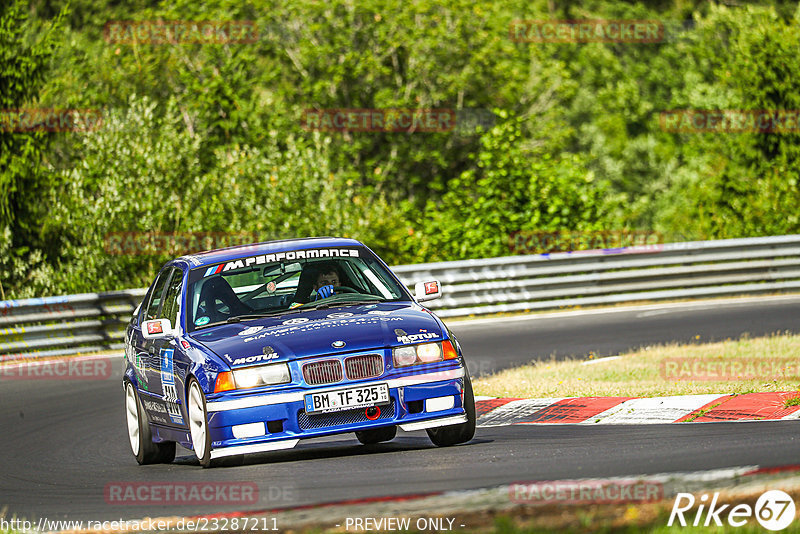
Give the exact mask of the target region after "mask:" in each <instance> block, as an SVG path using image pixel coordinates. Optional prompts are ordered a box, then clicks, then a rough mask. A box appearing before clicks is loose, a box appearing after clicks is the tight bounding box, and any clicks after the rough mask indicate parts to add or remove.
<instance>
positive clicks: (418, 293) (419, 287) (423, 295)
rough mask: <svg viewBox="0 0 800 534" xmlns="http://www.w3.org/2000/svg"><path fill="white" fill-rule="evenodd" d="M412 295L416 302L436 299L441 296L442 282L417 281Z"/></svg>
mask: <svg viewBox="0 0 800 534" xmlns="http://www.w3.org/2000/svg"><path fill="white" fill-rule="evenodd" d="M414 296H415V297H416V299H417V302H426V301H428V300H436V299H438V298H440V297H441V296H442V284H440V283H439V281H438V280H428V281H426V282H417V283H416V284H415V285H414Z"/></svg>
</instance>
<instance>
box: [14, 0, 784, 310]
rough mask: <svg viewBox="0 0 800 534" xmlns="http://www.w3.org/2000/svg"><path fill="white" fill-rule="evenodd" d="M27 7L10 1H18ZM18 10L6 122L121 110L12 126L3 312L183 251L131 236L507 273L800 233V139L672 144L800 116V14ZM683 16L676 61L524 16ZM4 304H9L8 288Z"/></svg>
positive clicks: (180, 1)
mask: <svg viewBox="0 0 800 534" xmlns="http://www.w3.org/2000/svg"><path fill="white" fill-rule="evenodd" d="M6 4H8V5H6ZM62 9H63V8H62V3H61V2H60V0H32V1H31V2H30V3H25V2H24V1H23V0H12V1H11V2H10V3H9V2H6V3H4V4H3V7H0V65H2V70H0V88H1V89H2V91H0V109H14V108H20V107H25V106H38V107H54V108H91V109H97V110H103V112H104V113H105V118H104V122H103V126H102V127H101V128H100V129H99V130H97V131H92V132H86V133H42V132H38V133H10V132H4V131H0V229H2V232H0V276H1V278H0V284H2V286H0V298H3V296H4V294H5V298H8V297H17V296H28V295H41V294H46V293H53V292H57V293H66V292H79V291H95V290H109V289H118V288H124V287H131V286H141V285H143V284H145V283H147V282H148V281H149V280H150V278H151V277H152V274H153V271H154V270H155V269H156V268H157V267H158V266H159V265H160V264H161V263H162V262H163V261H165V260H167V259H168V258H169V257H170V256H169V255H168V254H162V255H158V256H148V255H133V256H122V255H114V254H109V253H108V252H107V251H106V250H105V248H106V247H105V239H106V237H105V236H106V235H107V234H109V233H115V232H230V233H233V234H239V235H240V234H243V233H255V234H256V235H257V236H258V237H259V238H260V239H273V238H282V237H294V236H307V235H324V234H329V235H347V236H352V237H356V238H360V239H363V240H364V241H365V242H367V244H368V245H370V246H371V247H372V248H374V249H376V250H377V251H378V252H379V253H380V254H381V255H382V256H384V257H385V258H386V259H387V261H389V262H390V263H410V262H421V261H434V260H448V259H459V258H470V257H483V256H497V255H504V254H508V253H509V250H508V236H509V234H510V233H512V232H516V231H526V230H529V231H532V232H542V231H555V230H573V231H594V230H598V231H615V230H624V229H639V230H650V231H658V232H661V233H662V234H664V235H665V236H666V237H667V239H675V240H677V239H682V238H691V239H703V238H705V239H713V238H724V237H736V236H754V235H766V234H780V233H787V232H797V231H798V225H799V224H800V219H798V216H797V215H795V211H796V210H795V209H794V208H795V206H796V205H797V203H798V200H800V198H799V196H798V195H799V192H798V179H800V168H798V165H800V163H798V155H800V154H798V151H800V138H798V132H797V131H794V132H788V133H787V132H782V133H742V134H730V133H724V132H717V133H705V134H697V133H695V134H688V133H671V132H667V131H664V130H663V129H662V127H661V125H660V123H659V113H660V112H661V111H665V110H674V109H745V110H773V109H778V110H780V109H784V110H798V109H800V92H798V91H797V81H796V80H798V79H800V55H798V54H797V50H798V45H799V44H800V42H798V40H800V26H799V25H798V22H799V21H800V11H798V9H797V5H796V2H795V3H790V2H784V1H777V0H776V1H773V2H766V3H765V5H762V6H760V7H753V6H747V5H741V6H739V5H737V6H732V7H724V6H718V5H716V4H714V3H709V2H701V1H699V0H692V1H689V2H685V1H682V2H675V1H672V0H664V1H659V2H654V3H652V2H651V3H636V2H622V1H619V0H589V1H586V2H581V3H577V4H576V3H560V4H558V5H557V3H555V2H550V1H545V0H534V1H531V2H520V1H519V0H499V1H496V2H474V1H471V0H454V1H451V2H442V1H441V0H415V1H414V2H404V1H401V0H366V1H363V2H352V1H351V0H330V1H326V2H318V1H316V0H298V1H296V2H292V3H289V4H286V3H282V2H277V1H275V0H250V1H245V2H241V1H233V0H215V1H214V2H210V3H200V2H194V1H189V0H172V1H171V2H163V1H160V0H134V1H133V2H124V3H120V2H112V1H110V0H100V1H94V0H91V1H90V0H72V1H71V3H70V10H69V11H64V12H63V13H62ZM520 19H523V20H524V19H527V20H545V19H561V20H579V19H593V20H602V19H628V20H631V19H640V20H659V21H663V23H664V25H665V27H666V39H665V40H663V41H662V42H657V43H622V42H618V43H610V42H589V43H569V42H566V43H528V42H515V41H514V40H512V39H511V38H510V36H509V25H510V23H511V22H512V21H514V20H520ZM154 20H163V21H176V20H182V21H193V20H194V21H203V20H205V21H225V20H228V21H252V22H253V23H255V25H256V27H257V28H258V35H257V39H255V40H254V41H253V42H248V43H220V44H186V43H183V44H150V43H146V42H140V43H135V44H126V43H120V42H114V41H113V40H111V39H110V38H109V36H108V35H107V34H105V33H104V28H105V27H106V25H107V23H109V22H113V21H140V22H141V21H154ZM329 108H404V109H419V108H431V109H436V108H439V109H452V110H455V111H457V112H460V113H463V112H464V110H469V109H481V110H489V109H493V110H496V111H495V113H496V114H497V124H496V125H495V127H494V128H489V129H488V130H485V129H476V130H475V131H465V130H464V129H456V131H446V132H427V133H424V132H415V133H407V132H402V133H401V132H327V133H321V132H314V131H307V130H304V129H303V127H302V123H301V118H302V115H303V111H304V110H307V109H329ZM3 292H4V293H3Z"/></svg>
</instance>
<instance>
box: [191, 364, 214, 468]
mask: <svg viewBox="0 0 800 534" xmlns="http://www.w3.org/2000/svg"><path fill="white" fill-rule="evenodd" d="M187 398H188V402H187V404H188V405H189V406H188V408H189V409H188V412H189V432H190V434H191V436H192V448H193V449H194V454H195V455H196V456H197V459H198V460H199V461H200V465H202V466H203V467H211V433H210V432H209V431H208V412H207V410H206V396H205V395H204V394H203V390H201V389H200V384H198V383H197V380H194V379H192V381H191V382H190V383H189V394H188V395H187Z"/></svg>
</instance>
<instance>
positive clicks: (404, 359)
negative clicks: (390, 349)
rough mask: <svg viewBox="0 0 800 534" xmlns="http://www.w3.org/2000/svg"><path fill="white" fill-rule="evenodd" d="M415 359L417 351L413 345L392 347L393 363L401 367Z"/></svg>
mask: <svg viewBox="0 0 800 534" xmlns="http://www.w3.org/2000/svg"><path fill="white" fill-rule="evenodd" d="M416 361H417V351H416V349H415V348H414V347H397V348H396V349H394V365H395V367H402V366H404V365H411V364H412V363H414V362H416Z"/></svg>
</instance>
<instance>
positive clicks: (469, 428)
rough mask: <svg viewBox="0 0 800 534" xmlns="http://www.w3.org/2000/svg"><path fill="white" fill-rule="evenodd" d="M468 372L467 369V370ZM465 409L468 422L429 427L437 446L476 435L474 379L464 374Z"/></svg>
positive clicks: (444, 445) (453, 443)
mask: <svg viewBox="0 0 800 534" xmlns="http://www.w3.org/2000/svg"><path fill="white" fill-rule="evenodd" d="M465 373H466V370H465ZM464 410H465V411H466V412H467V421H466V423H459V424H457V425H450V426H441V427H438V428H429V429H428V430H427V432H428V437H429V438H431V441H432V442H433V444H434V445H436V446H437V447H449V446H451V445H458V444H459V443H466V442H467V441H469V440H471V439H472V438H473V436H475V420H476V416H475V397H474V396H473V394H472V381H471V380H470V379H469V375H468V374H464Z"/></svg>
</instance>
